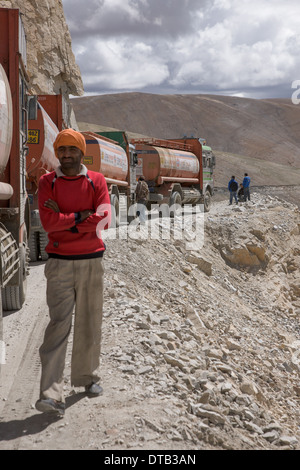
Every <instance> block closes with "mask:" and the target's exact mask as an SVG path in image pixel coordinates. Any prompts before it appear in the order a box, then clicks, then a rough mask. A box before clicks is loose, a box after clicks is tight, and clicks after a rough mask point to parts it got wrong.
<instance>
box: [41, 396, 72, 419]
mask: <svg viewBox="0 0 300 470" xmlns="http://www.w3.org/2000/svg"><path fill="white" fill-rule="evenodd" d="M35 407H36V409H37V410H38V411H41V412H42V413H53V414H54V413H56V414H58V415H60V416H63V415H64V414H65V404H64V403H62V402H61V401H56V400H53V399H52V398H45V399H41V400H38V401H37V402H36V404H35Z"/></svg>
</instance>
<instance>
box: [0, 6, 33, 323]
mask: <svg viewBox="0 0 300 470" xmlns="http://www.w3.org/2000/svg"><path fill="white" fill-rule="evenodd" d="M28 81H29V80H28V75H27V70H26V41H25V33H24V29H23V25H22V22H21V17H20V15H19V10H17V9H7V8H0V253H1V259H0V283H1V289H0V291H1V294H2V301H1V302H0V306H1V312H0V317H2V315H1V313H2V307H3V310H18V309H20V308H21V307H22V305H23V302H24V300H25V295H26V279H27V274H28V264H29V263H28V261H29V260H28V236H29V230H30V210H29V201H28V197H27V193H26V152H27V122H28V110H29V106H28V103H29V97H28V95H27V87H28Z"/></svg>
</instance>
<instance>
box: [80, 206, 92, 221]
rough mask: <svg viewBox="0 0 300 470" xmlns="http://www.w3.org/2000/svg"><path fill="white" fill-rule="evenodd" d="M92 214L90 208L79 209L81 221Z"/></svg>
mask: <svg viewBox="0 0 300 470" xmlns="http://www.w3.org/2000/svg"><path fill="white" fill-rule="evenodd" d="M93 214H94V211H92V210H90V209H87V210H85V211H81V212H80V219H81V222H83V221H84V220H85V219H87V218H88V217H89V216H90V215H93Z"/></svg>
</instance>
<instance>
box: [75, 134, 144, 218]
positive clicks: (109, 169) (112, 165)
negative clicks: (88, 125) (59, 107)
mask: <svg viewBox="0 0 300 470" xmlns="http://www.w3.org/2000/svg"><path fill="white" fill-rule="evenodd" d="M82 134H83V136H84V137H85V141H86V155H85V157H84V159H83V163H84V165H85V166H86V167H87V169H89V170H92V171H98V172H101V173H102V174H103V175H104V177H105V180H106V183H107V187H108V191H109V194H110V202H111V206H112V221H111V227H117V226H118V225H119V224H120V222H121V221H124V222H127V221H129V220H130V219H129V216H128V208H129V207H130V206H131V205H132V204H133V203H134V202H135V186H136V165H137V158H136V153H135V148H134V146H133V145H132V144H130V143H129V140H128V138H127V135H126V133H125V132H123V131H115V132H103V133H102V132H99V133H93V132H82Z"/></svg>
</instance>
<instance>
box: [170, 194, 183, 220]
mask: <svg viewBox="0 0 300 470" xmlns="http://www.w3.org/2000/svg"><path fill="white" fill-rule="evenodd" d="M169 206H170V217H172V218H173V217H175V215H179V213H181V207H182V199H181V196H180V193H179V192H178V191H174V193H172V195H171V197H170V202H169Z"/></svg>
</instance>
